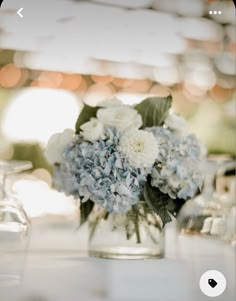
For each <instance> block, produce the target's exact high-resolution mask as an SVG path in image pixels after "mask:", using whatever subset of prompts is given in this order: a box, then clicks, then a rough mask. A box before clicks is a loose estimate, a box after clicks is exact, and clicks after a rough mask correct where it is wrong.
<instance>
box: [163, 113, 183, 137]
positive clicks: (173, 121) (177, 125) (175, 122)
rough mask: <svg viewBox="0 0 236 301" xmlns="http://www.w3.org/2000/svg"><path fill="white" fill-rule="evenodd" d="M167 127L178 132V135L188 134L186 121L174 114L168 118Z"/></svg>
mask: <svg viewBox="0 0 236 301" xmlns="http://www.w3.org/2000/svg"><path fill="white" fill-rule="evenodd" d="M165 125H166V127H167V128H168V129H169V130H171V131H174V132H177V133H178V134H182V133H186V132H187V122H186V120H185V119H184V118H183V117H181V116H179V115H178V114H176V113H174V112H172V113H170V114H169V115H168V116H167V118H166V120H165Z"/></svg>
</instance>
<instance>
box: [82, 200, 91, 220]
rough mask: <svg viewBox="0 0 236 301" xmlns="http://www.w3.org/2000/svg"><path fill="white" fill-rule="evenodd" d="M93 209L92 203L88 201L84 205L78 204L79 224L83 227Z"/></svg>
mask: <svg viewBox="0 0 236 301" xmlns="http://www.w3.org/2000/svg"><path fill="white" fill-rule="evenodd" d="M93 207H94V202H92V201H90V200H88V201H87V202H85V203H81V204H80V224H81V225H83V224H84V223H85V222H86V221H87V219H88V216H89V214H90V213H91V212H92V210H93Z"/></svg>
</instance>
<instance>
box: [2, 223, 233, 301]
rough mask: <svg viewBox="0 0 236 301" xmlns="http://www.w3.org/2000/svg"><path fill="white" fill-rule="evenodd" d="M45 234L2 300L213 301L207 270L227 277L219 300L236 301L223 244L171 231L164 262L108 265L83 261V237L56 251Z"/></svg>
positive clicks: (229, 253)
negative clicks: (203, 284) (203, 283)
mask: <svg viewBox="0 0 236 301" xmlns="http://www.w3.org/2000/svg"><path fill="white" fill-rule="evenodd" d="M47 235H48V236H47ZM47 235H46V236H47V238H46V237H44V241H45V244H47V243H48V245H47V246H48V247H47V248H44V249H43V248H41V249H39V245H37V243H36V242H38V243H39V240H40V239H39V235H38V234H37V235H36V237H33V239H32V242H31V248H30V251H29V254H28V256H27V261H26V266H25V273H24V279H23V282H22V284H21V286H19V287H17V288H14V289H10V290H9V289H8V290H5V291H2V293H1V294H0V301H80V300H81V301H113V300H116V301H129V300H130V301H131V300H132V301H154V300H161V301H162V300H164V301H179V300H181V301H190V300H191V301H205V300H209V299H211V298H209V297H206V296H205V295H204V294H203V293H202V292H201V290H200V288H199V280H200V277H201V275H202V274H203V273H204V272H206V271H207V270H218V271H220V272H221V273H223V274H224V276H225V278H226V281H227V287H226V290H225V292H224V293H223V294H222V295H221V296H219V297H217V300H218V301H221V300H222V301H233V300H235V248H234V247H232V246H230V245H227V244H226V243H224V242H222V241H219V240H213V239H207V238H202V237H198V236H180V235H176V232H175V231H174V229H173V227H169V228H167V231H166V254H165V258H163V259H148V260H108V259H107V260H106V259H98V258H90V257H88V256H87V245H86V243H85V239H84V237H83V239H82V236H83V235H82V236H80V234H79V235H77V234H73V235H72V234H71V241H72V240H73V242H74V243H75V245H76V246H77V247H74V248H73V247H72V245H70V244H69V239H68V236H69V235H68V234H67V236H66V235H65V233H64V234H62V233H61V235H60V236H58V239H59V241H61V245H64V247H61V248H58V246H57V250H56V249H53V248H51V247H50V243H49V242H51V245H53V236H52V234H50V233H47ZM58 235H59V234H58ZM50 237H51V238H50ZM55 237H56V235H54V239H55ZM59 237H60V238H59ZM66 237H67V242H66ZM63 241H64V243H63ZM55 245H56V242H55ZM66 247H68V248H66Z"/></svg>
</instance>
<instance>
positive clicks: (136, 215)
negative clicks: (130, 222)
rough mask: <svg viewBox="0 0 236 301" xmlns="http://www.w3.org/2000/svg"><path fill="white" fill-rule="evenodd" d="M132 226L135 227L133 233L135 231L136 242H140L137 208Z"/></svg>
mask: <svg viewBox="0 0 236 301" xmlns="http://www.w3.org/2000/svg"><path fill="white" fill-rule="evenodd" d="M134 227H135V233H136V238H137V244H141V237H140V231H139V216H138V211H137V210H136V212H135V218H134Z"/></svg>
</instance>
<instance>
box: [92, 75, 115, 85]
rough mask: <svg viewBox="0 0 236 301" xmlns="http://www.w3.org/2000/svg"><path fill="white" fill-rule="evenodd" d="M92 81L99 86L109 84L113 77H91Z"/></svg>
mask: <svg viewBox="0 0 236 301" xmlns="http://www.w3.org/2000/svg"><path fill="white" fill-rule="evenodd" d="M91 78H92V80H93V81H94V82H95V83H99V84H104V85H105V84H109V83H110V82H111V81H112V80H113V76H111V75H104V76H99V75H91Z"/></svg>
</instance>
